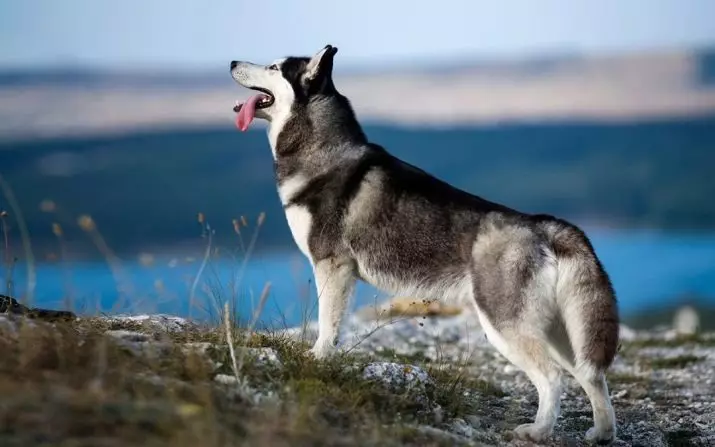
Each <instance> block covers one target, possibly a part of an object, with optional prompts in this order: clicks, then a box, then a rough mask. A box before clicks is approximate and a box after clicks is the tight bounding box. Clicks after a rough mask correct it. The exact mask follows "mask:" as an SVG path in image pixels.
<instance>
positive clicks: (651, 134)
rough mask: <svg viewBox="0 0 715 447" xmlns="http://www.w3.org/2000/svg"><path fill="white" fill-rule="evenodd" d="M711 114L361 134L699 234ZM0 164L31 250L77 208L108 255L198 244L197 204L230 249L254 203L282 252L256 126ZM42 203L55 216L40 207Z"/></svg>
mask: <svg viewBox="0 0 715 447" xmlns="http://www.w3.org/2000/svg"><path fill="white" fill-rule="evenodd" d="M714 122H715V114H714V115H710V116H705V117H702V118H698V119H695V118H687V119H677V120H675V119H674V120H668V121H644V122H631V123H617V124H603V123H601V124H598V123H597V124H593V123H591V124H578V123H568V122H563V123H552V124H540V125H525V124H522V125H518V124H512V125H502V126H467V127H454V128H450V129H441V130H437V129H431V130H430V129H407V128H395V127H388V126H368V127H367V128H366V131H367V133H368V135H369V137H371V138H372V139H373V140H374V141H378V142H379V143H380V144H382V145H384V146H385V147H387V148H389V150H390V151H391V152H393V153H395V154H396V155H398V156H400V157H402V158H404V159H406V160H408V161H410V162H412V163H415V164H417V165H418V166H420V167H422V168H424V169H425V170H427V171H429V172H431V173H433V174H435V175H438V176H440V177H442V178H444V179H446V180H447V181H450V182H451V183H453V184H455V185H456V186H459V187H462V188H466V189H468V190H469V191H471V192H473V193H476V194H480V195H483V196H485V197H488V198H489V199H492V200H496V201H502V202H504V203H506V204H508V205H510V206H513V207H517V208H519V209H522V210H525V211H532V212H547V213H555V214H559V215H562V216H564V217H569V218H573V219H576V220H577V222H578V223H582V224H587V225H592V226H593V225H599V226H615V227H627V228H655V229H685V230H692V229H701V230H710V231H712V230H713V229H715V206H713V201H712V197H715V182H713V180H712V175H713V166H715V126H713V123H714ZM0 166H1V167H2V168H1V169H0V172H2V174H3V175H4V177H5V179H6V180H7V181H8V183H9V184H10V185H11V186H12V188H13V190H14V191H15V195H16V196H17V198H18V201H19V202H20V206H21V208H22V209H23V211H24V213H25V220H26V221H27V222H28V225H29V227H30V233H31V234H32V235H33V243H34V245H35V246H37V247H40V246H42V247H44V248H46V249H47V250H50V251H54V250H56V249H57V244H56V241H55V238H54V236H53V235H52V233H51V232H50V227H51V224H52V222H54V221H59V222H61V223H62V224H63V225H64V226H65V227H66V229H65V232H66V237H67V239H68V240H69V242H71V246H72V247H75V248H77V247H78V246H77V245H76V244H77V243H79V244H81V243H83V242H85V241H87V239H86V238H85V237H84V236H82V235H80V234H79V232H78V230H77V227H76V224H75V223H74V220H75V219H76V216H77V215H78V214H80V213H88V214H91V215H92V216H94V218H95V220H96V221H97V223H98V225H99V228H100V230H101V231H102V232H103V234H104V236H105V237H106V238H107V240H108V241H109V243H110V245H111V246H112V247H114V248H115V249H116V250H118V251H120V252H122V251H133V250H162V249H167V248H169V247H175V246H176V245H177V244H179V243H181V242H182V241H187V240H188V241H194V242H199V243H200V242H201V241H200V239H199V238H198V236H199V228H198V225H197V223H196V213H197V212H199V211H201V212H204V213H205V214H206V215H207V217H208V219H209V222H210V223H211V225H212V227H214V228H216V230H217V233H218V234H217V236H218V239H219V242H220V243H225V244H229V245H231V246H236V239H235V235H233V232H232V227H231V220H232V219H233V218H237V217H239V216H241V215H246V216H248V217H249V218H250V220H251V221H255V219H256V217H257V215H258V213H260V212H261V211H265V212H267V215H268V217H267V219H266V223H265V227H264V228H263V229H262V233H261V237H260V244H259V248H260V249H267V248H283V247H292V245H291V244H292V242H291V239H290V234H289V231H288V226H287V224H286V222H285V217H284V216H283V212H282V209H281V207H280V203H279V200H278V196H277V193H276V190H275V183H274V179H273V171H272V160H271V155H270V150H269V147H268V142H267V139H266V136H265V134H264V132H262V131H249V132H247V133H240V132H238V131H236V130H234V129H231V128H229V129H222V128H217V129H204V130H177V129H174V130H172V131H162V132H154V133H135V134H128V135H121V136H102V137H83V138H74V139H70V138H64V139H54V140H41V141H31V142H25V143H9V144H0ZM46 199H49V200H52V201H54V202H55V203H56V204H58V205H59V206H60V208H61V209H62V210H63V213H64V214H61V215H58V216H56V215H51V214H45V213H43V212H41V210H40V203H41V202H42V201H43V200H46ZM3 207H4V208H7V204H6V203H4V201H3V200H2V199H0V208H3ZM247 231H250V229H249V230H247ZM14 234H15V235H17V232H16V231H15V232H14ZM93 251H94V250H93Z"/></svg>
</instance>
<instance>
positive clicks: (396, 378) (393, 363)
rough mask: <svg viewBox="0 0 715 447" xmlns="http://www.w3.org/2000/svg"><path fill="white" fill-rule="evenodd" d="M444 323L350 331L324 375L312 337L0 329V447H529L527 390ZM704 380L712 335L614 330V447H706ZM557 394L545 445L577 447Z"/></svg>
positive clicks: (710, 413) (306, 332)
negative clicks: (311, 350)
mask: <svg viewBox="0 0 715 447" xmlns="http://www.w3.org/2000/svg"><path fill="white" fill-rule="evenodd" d="M451 314H452V315H450V316H447V317H441V316H435V317H420V316H411V317H391V318H390V320H389V321H388V320H384V319H383V320H375V319H374V318H368V317H366V316H365V314H364V313H363V315H357V316H352V317H350V318H349V319H348V321H347V322H346V327H345V332H344V336H343V340H342V351H343V354H342V355H340V356H338V357H336V359H335V360H331V361H328V362H315V361H313V360H312V359H310V358H307V357H306V356H305V355H304V350H305V349H306V348H307V347H309V346H310V342H311V340H312V339H313V338H314V337H315V329H316V328H315V324H314V323H311V324H308V325H306V326H305V327H302V328H293V329H289V330H283V331H271V332H259V333H252V334H246V333H243V332H241V331H239V330H232V331H231V333H232V341H233V342H234V343H233V345H232V346H233V347H234V348H235V349H234V350H233V351H232V350H230V349H228V345H227V343H226V331H225V329H223V326H221V325H218V326H216V327H203V326H197V325H195V324H192V323H189V322H186V321H185V320H182V319H180V318H176V317H170V316H162V315H154V316H135V317H127V316H117V317H112V318H91V319H78V320H77V321H75V322H70V323H67V322H57V323H44V322H38V321H35V320H27V319H25V317H22V316H15V315H6V316H4V317H1V318H0V331H1V332H2V334H3V336H2V337H1V338H0V340H1V342H0V350H2V352H4V353H6V354H7V355H4V356H3V357H2V361H1V367H0V374H1V377H2V380H0V393H3V396H4V399H3V404H2V405H0V443H1V444H2V445H33V444H38V445H39V444H52V445H131V444H132V442H133V441H136V439H143V440H144V441H142V442H143V443H144V445H168V444H171V445H196V444H195V443H196V442H200V443H201V444H202V445H236V443H247V444H254V445H262V444H265V443H268V444H270V445H295V444H310V445H497V446H501V445H516V446H519V445H531V443H528V442H523V441H517V440H515V439H513V438H512V436H511V429H512V428H514V427H515V426H516V425H518V424H522V423H527V422H531V420H532V418H533V416H534V414H535V412H536V408H537V395H536V390H535V389H534V388H533V387H532V385H531V384H530V383H529V382H528V380H527V379H526V377H525V375H524V374H523V373H522V372H520V371H518V370H516V369H515V368H514V367H512V366H511V365H510V364H509V363H508V362H507V361H506V360H505V359H504V358H502V357H501V355H499V354H498V353H497V352H496V351H495V350H494V349H493V348H492V347H491V346H490V345H489V343H488V342H487V341H486V339H485V337H484V334H483V332H482V331H481V329H480V327H479V326H478V324H477V323H476V322H475V319H474V318H473V317H472V315H471V314H469V313H459V314H457V315H454V314H453V313H451ZM38 334H41V335H38ZM82 346H84V348H83V347H82ZM48 352H49V353H48ZM177 359H180V361H179V360H177ZM197 359H203V360H200V361H199V360H197ZM234 365H235V367H234ZM237 372H238V373H237ZM714 373H715V334H703V333H701V334H695V335H678V334H677V333H676V332H675V331H673V330H669V329H662V330H655V331H650V332H636V331H632V330H630V329H628V328H625V327H624V328H623V329H622V347H621V350H620V352H619V355H618V358H617V360H616V362H615V364H614V365H613V367H612V369H611V372H610V374H609V385H610V388H611V395H612V397H613V402H614V406H615V410H616V415H617V419H618V439H617V441H616V442H615V445H619V446H676V445H678V446H684V445H693V446H706V445H715V383H714V382H715V377H714V376H715V374H714ZM565 380H566V382H567V386H566V387H565V391H564V394H563V396H562V397H563V401H562V416H561V418H560V419H559V423H558V425H557V427H556V430H555V433H554V437H553V439H552V440H551V441H550V443H549V445H559V446H560V445H569V446H579V445H583V435H584V433H585V431H586V430H587V429H588V428H589V427H590V426H591V423H592V420H591V409H590V406H589V404H588V401H587V399H586V398H585V395H584V393H583V392H582V390H581V389H580V388H578V387H577V385H576V384H575V382H574V381H573V379H571V378H570V377H569V378H566V379H565ZM152 386H153V387H155V388H156V389H155V388H152ZM198 390H200V392H199V391H198ZM80 421H81V423H80ZM53 424H54V425H53ZM61 424H64V425H61ZM167 425H168V426H169V427H174V428H167ZM167 430H168V431H167ZM63 443H64V444H63ZM259 443H260V444H259Z"/></svg>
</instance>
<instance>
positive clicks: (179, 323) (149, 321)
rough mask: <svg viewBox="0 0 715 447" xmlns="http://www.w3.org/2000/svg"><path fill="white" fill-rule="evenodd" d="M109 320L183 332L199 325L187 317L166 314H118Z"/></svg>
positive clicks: (108, 319) (166, 330)
mask: <svg viewBox="0 0 715 447" xmlns="http://www.w3.org/2000/svg"><path fill="white" fill-rule="evenodd" d="M107 321H108V322H110V323H115V324H118V325H121V324H123V323H124V324H127V325H131V324H139V325H146V326H149V327H151V328H153V329H158V330H161V331H164V332H181V331H185V330H187V329H195V328H196V327H197V325H196V324H195V323H192V322H190V321H189V320H186V319H185V318H181V317H177V316H174V315H165V314H155V315H117V316H112V317H109V318H107Z"/></svg>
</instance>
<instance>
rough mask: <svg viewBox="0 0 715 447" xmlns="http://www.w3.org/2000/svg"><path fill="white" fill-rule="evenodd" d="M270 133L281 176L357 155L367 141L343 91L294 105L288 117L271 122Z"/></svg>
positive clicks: (321, 167) (324, 167)
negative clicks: (307, 102) (340, 93)
mask: <svg viewBox="0 0 715 447" xmlns="http://www.w3.org/2000/svg"><path fill="white" fill-rule="evenodd" d="M268 135H269V140H270V143H271V148H272V150H273V157H274V160H275V168H276V173H277V175H278V178H279V180H280V178H282V177H285V176H288V175H292V174H294V173H295V172H298V171H301V172H303V173H304V174H307V175H309V176H310V175H311V174H317V173H319V172H324V171H326V170H329V169H331V167H332V166H335V165H337V164H338V163H339V162H340V161H344V160H345V159H350V158H355V157H356V156H358V154H357V153H355V152H360V149H359V148H360V147H361V146H362V147H366V146H367V143H368V141H367V137H366V136H365V133H364V132H363V130H362V127H361V126H360V123H358V121H357V118H356V117H355V113H354V112H353V110H352V107H351V106H350V103H349V101H348V100H347V99H346V98H345V97H343V96H341V95H330V96H324V97H320V98H317V99H314V100H312V101H311V102H310V103H309V104H297V105H295V106H294V108H293V109H292V111H291V116H290V117H289V118H288V119H284V120H283V121H282V122H281V121H278V120H274V121H272V122H271V124H270V129H269V132H268Z"/></svg>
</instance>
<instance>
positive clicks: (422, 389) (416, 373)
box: [362, 362, 435, 412]
mask: <svg viewBox="0 0 715 447" xmlns="http://www.w3.org/2000/svg"><path fill="white" fill-rule="evenodd" d="M362 376H363V379H365V380H368V381H373V382H379V383H381V384H382V385H383V386H384V387H385V388H386V389H388V390H389V391H390V392H392V393H394V394H398V395H401V396H408V398H410V399H414V401H415V402H417V403H419V404H420V405H422V406H424V407H425V409H426V410H427V411H428V412H429V411H433V410H434V409H435V406H434V405H433V404H432V402H431V400H430V398H429V392H430V391H431V390H432V389H433V387H434V381H433V380H432V378H431V377H430V376H429V374H427V372H425V371H424V370H423V369H422V368H420V367H418V366H414V365H404V364H400V363H391V362H374V363H370V364H369V365H367V366H366V367H365V369H363V373H362Z"/></svg>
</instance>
